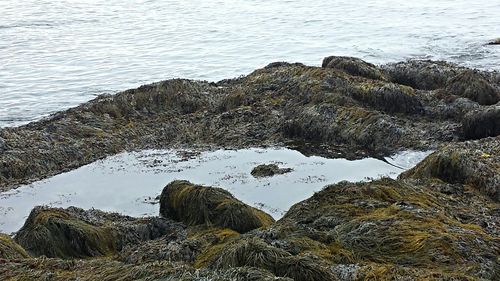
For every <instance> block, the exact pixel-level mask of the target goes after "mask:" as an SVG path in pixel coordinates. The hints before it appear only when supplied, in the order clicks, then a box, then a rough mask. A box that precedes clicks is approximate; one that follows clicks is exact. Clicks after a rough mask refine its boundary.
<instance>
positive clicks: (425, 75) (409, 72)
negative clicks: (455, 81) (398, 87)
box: [382, 60, 463, 90]
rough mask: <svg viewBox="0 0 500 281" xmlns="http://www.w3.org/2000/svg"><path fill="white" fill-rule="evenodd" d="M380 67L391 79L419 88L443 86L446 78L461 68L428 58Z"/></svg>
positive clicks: (426, 88)
mask: <svg viewBox="0 0 500 281" xmlns="http://www.w3.org/2000/svg"><path fill="white" fill-rule="evenodd" d="M382 69H383V70H384V71H385V72H386V73H387V75H388V76H389V77H390V80H391V81H393V82H395V83H398V84H403V85H408V86H410V87H413V88H416V89H421V90H435V89H439V88H444V87H445V86H446V82H447V81H448V79H450V78H452V77H454V76H455V75H457V74H458V73H459V72H461V71H462V70H463V68H459V67H457V66H455V65H453V64H450V63H447V62H443V61H430V60H410V61H405V62H398V63H391V64H387V65H384V66H382Z"/></svg>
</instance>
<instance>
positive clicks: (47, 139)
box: [0, 57, 500, 190]
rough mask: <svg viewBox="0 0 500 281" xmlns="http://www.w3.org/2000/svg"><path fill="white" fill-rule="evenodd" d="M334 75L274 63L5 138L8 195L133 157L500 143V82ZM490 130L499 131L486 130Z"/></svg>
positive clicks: (432, 68)
mask: <svg viewBox="0 0 500 281" xmlns="http://www.w3.org/2000/svg"><path fill="white" fill-rule="evenodd" d="M323 65H324V67H311V66H306V65H303V64H300V63H294V64H291V63H283V62H281V63H272V64H270V65H269V66H267V67H264V68H262V69H258V70H256V71H254V72H252V73H250V74H249V75H247V76H244V77H240V78H236V79H230V80H222V81H220V82H217V83H208V82H203V81H192V80H183V79H172V80H167V81H162V82H158V83H154V84H150V85H145V86H141V87H139V88H137V89H132V90H127V91H124V92H121V93H118V94H116V95H103V96H99V97H98V98H96V99H95V100H92V101H90V102H87V103H85V104H82V105H81V106H78V107H75V108H72V109H69V110H66V111H63V112H59V113H56V114H54V115H52V116H50V117H49V118H46V119H44V120H41V121H38V122H34V123H31V124H28V125H26V126H21V127H17V128H2V129H0V188H1V189H2V190H7V189H11V188H13V187H15V186H16V185H18V184H20V183H26V182H30V181H33V180H36V179H40V178H44V177H47V176H50V175H54V174H57V173H60V172H63V171H66V170H69V169H73V168H76V167H79V166H82V165H84V164H88V163H90V162H93V161H95V160H97V159H100V158H103V157H106V156H109V155H113V154H116V153H118V152H120V151H123V150H138V149H148V148H158V149H160V148H172V147H176V146H203V147H206V146H208V147H221V146H222V147H226V148H243V147H249V146H262V145H278V146H280V145H281V146H287V145H294V146H298V144H301V145H300V146H302V148H304V149H307V148H309V147H311V146H315V147H317V149H316V154H321V155H325V156H335V157H339V156H342V157H346V158H363V157H366V156H372V157H382V156H387V155H390V154H391V153H394V152H396V151H399V150H401V149H434V148H436V147H437V146H438V145H440V144H443V143H448V142H450V141H457V140H467V139H470V138H474V139H475V138H481V137H484V136H496V135H498V133H499V131H498V129H497V126H496V125H491V124H496V123H495V122H496V121H497V120H498V118H496V117H497V115H498V114H496V113H495V112H493V113H492V112H491V111H490V110H489V109H488V108H489V107H492V106H494V105H492V104H493V103H495V102H496V101H498V99H499V89H500V75H499V74H498V73H497V72H485V71H478V70H470V69H467V68H464V67H459V66H456V65H453V64H449V63H445V62H433V61H407V62H401V63H397V64H389V65H385V66H375V65H372V64H370V63H368V62H364V61H362V60H360V59H357V58H349V57H328V58H325V60H324V62H323ZM481 112H483V113H481ZM478 123H479V124H481V123H487V124H489V125H488V129H484V130H482V129H474V128H477V126H475V124H478ZM299 149H300V147H299ZM304 149H303V150H304Z"/></svg>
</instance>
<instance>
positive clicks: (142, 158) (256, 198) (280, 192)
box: [0, 148, 429, 233]
mask: <svg viewBox="0 0 500 281" xmlns="http://www.w3.org/2000/svg"><path fill="white" fill-rule="evenodd" d="M428 154H429V152H411V151H407V152H402V153H400V154H397V155H395V156H394V157H392V158H388V159H387V160H388V162H390V164H389V163H387V162H384V161H381V160H377V159H373V158H366V159H362V160H356V161H349V160H345V159H327V158H323V157H316V156H312V157H306V156H304V155H302V154H301V153H299V152H297V151H294V150H289V149H284V148H270V149H260V148H259V149H257V148H255V149H243V150H217V151H205V152H201V153H192V152H189V151H176V150H148V151H141V152H132V153H121V154H118V155H115V156H112V157H108V158H106V159H104V160H100V161H97V162H94V163H92V164H89V165H86V166H83V167H80V168H78V169H76V170H73V171H70V172H67V173H63V174H59V175H56V176H54V177H52V178H49V179H46V180H42V181H38V182H35V183H33V184H30V185H26V186H22V187H20V188H18V189H16V190H11V191H9V192H5V193H0V232H4V233H10V232H14V231H17V230H18V229H19V228H20V227H21V226H22V224H23V223H24V220H25V219H26V217H27V216H28V214H29V212H30V211H31V209H32V208H33V207H34V206H37V205H49V206H53V207H69V206H77V207H81V208H84V209H89V208H96V209H101V210H105V211H113V212H120V213H123V214H127V215H131V216H148V215H158V212H159V206H158V204H153V203H154V201H155V200H154V198H155V197H156V196H157V195H159V194H160V193H161V190H162V189H163V187H164V186H165V185H166V184H167V183H169V182H170V181H173V180H176V179H183V180H189V181H191V182H193V183H197V184H204V185H211V186H218V187H222V188H224V189H226V190H228V191H230V192H231V193H232V194H233V195H234V196H236V197H237V198H238V199H240V200H242V201H243V202H245V203H247V204H250V205H252V206H255V207H257V208H260V209H263V210H264V211H266V212H268V213H270V214H271V215H273V216H274V217H275V218H276V219H278V218H280V217H281V216H282V215H283V213H284V212H285V211H287V210H288V209H289V208H290V207H291V206H292V205H293V204H295V203H297V202H299V201H302V200H304V199H306V198H308V197H310V196H311V195H312V194H313V193H314V192H316V191H319V190H321V189H322V188H323V187H324V186H325V185H328V184H332V183H336V182H339V181H342V180H347V181H362V180H368V179H372V178H379V177H381V176H389V177H392V178H395V177H397V175H399V174H400V173H401V172H403V171H404V170H405V169H407V168H410V167H412V166H414V165H415V164H416V163H417V162H419V161H420V160H421V159H423V158H424V157H425V156H426V155H428ZM264 163H265V164H268V163H276V164H278V165H279V166H282V167H289V168H292V169H293V171H292V172H290V173H287V174H284V175H277V176H274V177H269V178H259V179H256V178H254V177H253V176H252V175H251V174H250V171H251V170H252V168H253V167H255V166H257V165H259V164H264Z"/></svg>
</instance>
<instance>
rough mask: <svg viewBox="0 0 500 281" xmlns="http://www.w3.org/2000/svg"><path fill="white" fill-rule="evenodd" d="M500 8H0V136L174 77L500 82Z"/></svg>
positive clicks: (223, 4)
mask: <svg viewBox="0 0 500 281" xmlns="http://www.w3.org/2000/svg"><path fill="white" fill-rule="evenodd" d="M498 14H500V5H498V3H495V1H490V0H478V1H465V0H458V1H454V0H441V1H434V0H421V1H406V2H403V1H399V0H362V1H347V0H337V1H327V0H317V1H309V2H304V1H298V0H276V1H264V0H215V1H186V0H165V1H152V0H128V1H123V0H121V1H119V0H60V1H49V0H19V1H12V0H0V15H2V16H1V17H0V126H13V125H19V124H23V123H26V122H29V121H33V120H37V119H39V118H40V117H42V116H45V115H47V114H49V113H51V112H55V111H58V110H61V109H65V108H68V107H71V106H75V105H77V104H79V103H81V102H85V101H87V100H89V99H91V98H93V97H95V95H96V93H101V92H116V91H119V90H124V89H127V88H131V87H137V86H139V85H140V84H144V83H149V82H153V81H158V80H164V79H168V78H174V77H183V78H192V79H204V80H219V79H224V78H228V77H235V76H239V75H241V74H246V73H249V72H251V71H252V70H254V69H255V68H258V67H262V66H264V65H266V64H268V63H269V62H272V61H278V60H279V61H300V62H303V63H306V64H309V65H319V64H320V62H321V59H322V58H323V57H325V56H328V55H334V54H335V55H348V56H357V57H361V58H364V59H367V60H369V61H371V62H374V63H386V62H393V61H399V60H404V59H407V58H426V59H440V60H450V61H453V62H457V63H459V64H462V65H467V66H471V67H476V68H481V69H495V70H500V48H499V47H497V46H487V47H485V46H484V43H485V42H487V41H489V40H491V39H493V38H496V37H499V36H500V22H499V20H498Z"/></svg>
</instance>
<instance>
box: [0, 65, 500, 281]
mask: <svg viewBox="0 0 500 281" xmlns="http://www.w3.org/2000/svg"><path fill="white" fill-rule="evenodd" d="M379 73H380V76H379ZM471 85H472V86H471ZM499 87H500V78H499V76H498V74H497V73H494V72H481V71H472V70H469V69H466V68H463V67H458V66H455V65H452V64H448V63H445V62H432V61H408V62H403V63H397V64H389V65H386V66H381V67H376V66H373V65H371V64H368V63H366V62H363V61H361V60H358V59H352V58H342V57H330V58H327V59H325V62H324V67H321V68H320V67H308V66H305V65H302V64H289V63H282V62H280V63H273V64H271V65H269V66H267V67H265V68H263V69H259V70H256V71H254V72H253V73H251V74H249V75H247V76H244V77H240V78H237V79H231V80H223V81H220V82H218V83H207V82H199V81H190V80H179V79H175V80H169V81H164V82H160V83H155V84H152V85H147V86H143V87H140V88H138V89H134V90H128V91H125V92H122V93H119V94H117V95H114V96H101V97H99V98H97V99H96V100H94V101H91V102H89V103H86V104H84V105H81V106H79V107H77V108H73V109H70V110H67V111H65V112H60V113H58V114H55V115H53V116H51V117H50V118H48V119H45V120H42V121H39V122H36V123H32V124H29V125H26V126H23V127H19V128H5V129H2V130H0V140H3V142H2V143H0V146H1V147H0V149H3V151H1V150H0V187H3V188H4V189H8V188H12V187H13V186H15V184H18V183H21V182H27V181H30V180H33V179H36V178H41V177H45V176H48V175H51V174H54V173H58V172H61V171H64V170H67V169H71V168H74V167H78V166H80V165H83V164H85V163H88V162H91V161H94V160H96V159H98V158H102V157H105V156H107V155H111V154H114V153H117V152H119V151H121V150H124V149H125V150H126V149H141V148H163V147H169V148H171V147H173V146H176V145H191V146H197V145H201V146H210V147H211V146H225V147H246V146H254V145H289V146H293V147H294V148H300V149H301V151H307V153H311V154H316V155H317V154H321V155H326V156H331V155H334V156H337V157H338V156H344V157H348V158H353V159H354V158H362V157H366V156H376V157H381V156H385V155H389V154H391V153H393V152H394V151H397V150H399V149H436V151H435V152H434V153H432V154H431V155H430V156H428V157H427V158H426V159H425V160H423V161H422V162H421V163H420V164H418V165H417V166H416V167H414V168H413V169H411V170H409V171H407V172H406V173H403V174H402V175H401V176H400V177H399V178H398V179H397V180H393V179H388V178H384V179H380V180H375V181H371V182H359V183H350V182H341V183H338V184H335V185H330V186H326V187H325V188H324V189H323V190H322V191H320V192H317V193H315V194H314V195H313V196H312V197H310V198H309V199H307V200H304V201H302V202H298V203H297V204H295V205H294V206H293V207H292V208H291V209H290V210H288V212H287V213H286V214H285V215H284V217H283V218H282V219H280V220H278V221H274V220H273V219H272V218H271V217H270V216H269V215H267V214H266V213H264V212H262V211H260V210H257V209H255V208H252V207H250V206H248V205H246V204H244V203H242V202H241V201H239V200H238V199H236V198H234V197H233V196H232V195H231V194H230V193H228V192H227V191H224V190H222V189H220V188H214V187H206V186H199V185H195V184H192V183H189V182H187V181H174V182H172V183H170V184H168V185H167V186H166V187H165V188H164V190H163V192H162V194H161V196H160V216H161V217H151V218H131V217H127V216H121V215H118V214H109V213H104V212H101V211H98V210H88V211H85V210H82V209H78V208H75V207H70V208H68V209H54V208H48V207H37V208H35V209H34V210H33V211H32V212H31V214H30V216H29V217H28V219H27V221H26V223H25V225H24V226H23V228H22V229H21V230H20V231H19V232H18V233H17V235H16V237H15V241H16V242H17V243H18V244H15V243H13V242H12V240H10V238H9V237H6V238H5V239H4V238H2V237H4V236H0V263H1V266H0V279H2V280H4V279H7V280H9V279H14V280H17V279H20V280H37V279H41V280H48V279H51V280H71V279H78V280H117V279H119V280H138V279H139V280H141V279H142V280H157V279H161V280H179V279H182V280H200V279H207V280H500V275H499V272H500V265H499V262H498V256H500V240H499V239H498V237H500V224H499V223H498V222H499V221H500V211H499V210H500V205H499V204H500V203H499V202H500V198H499V194H500V192H499V187H500V177H499V175H500V148H499V145H500V136H499V130H498V127H499V126H498V125H499V124H498V120H500V119H499V115H498V99H497V98H495V95H498V89H499ZM495 100H496V104H494V103H495ZM460 141H461V142H460ZM266 168H269V167H266ZM276 168H277V169H278V170H279V167H271V169H270V170H271V172H274V171H275V170H276ZM23 248H24V249H25V250H23ZM5 249H7V250H5ZM5 253H7V254H5ZM28 253H29V254H31V255H32V256H35V257H34V258H30V257H28ZM42 255H43V256H46V257H40V256H42ZM47 257H52V258H47ZM78 258H85V259H82V260H79V259H78Z"/></svg>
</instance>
